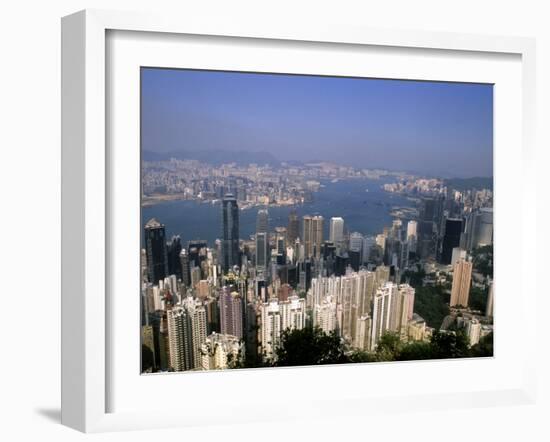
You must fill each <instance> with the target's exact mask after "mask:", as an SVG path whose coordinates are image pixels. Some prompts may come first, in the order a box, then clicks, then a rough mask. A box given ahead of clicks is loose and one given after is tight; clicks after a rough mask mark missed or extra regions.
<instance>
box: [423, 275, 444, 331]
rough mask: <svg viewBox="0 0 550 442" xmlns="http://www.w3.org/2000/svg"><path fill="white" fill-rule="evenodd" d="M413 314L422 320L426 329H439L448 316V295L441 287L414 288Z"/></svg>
mask: <svg viewBox="0 0 550 442" xmlns="http://www.w3.org/2000/svg"><path fill="white" fill-rule="evenodd" d="M414 312H415V313H417V314H419V315H420V316H421V317H422V318H424V320H425V321H426V325H427V326H428V327H433V328H435V329H439V327H441V323H442V322H443V319H444V318H445V316H447V315H448V314H449V294H448V293H446V292H445V288H444V287H443V286H442V285H435V286H426V287H416V288H415V294H414Z"/></svg>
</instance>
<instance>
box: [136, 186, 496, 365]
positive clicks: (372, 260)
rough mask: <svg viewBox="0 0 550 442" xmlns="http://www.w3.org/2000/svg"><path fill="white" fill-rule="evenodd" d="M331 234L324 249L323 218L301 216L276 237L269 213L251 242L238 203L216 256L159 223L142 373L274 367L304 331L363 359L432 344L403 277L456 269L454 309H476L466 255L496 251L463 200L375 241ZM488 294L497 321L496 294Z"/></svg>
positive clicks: (488, 215) (150, 266)
mask: <svg viewBox="0 0 550 442" xmlns="http://www.w3.org/2000/svg"><path fill="white" fill-rule="evenodd" d="M327 227H328V229H327V230H328V232H329V235H328V238H325V236H324V234H325V219H324V218H323V217H322V216H320V215H311V216H310V215H304V216H302V217H301V218H300V217H299V216H298V214H297V213H296V211H294V210H292V211H291V212H290V215H289V218H288V224H287V225H286V226H276V227H275V228H274V229H270V226H269V213H268V210H267V209H260V210H259V211H258V214H257V223H256V232H255V234H254V235H253V237H252V238H251V239H242V238H240V236H239V207H238V202H237V199H236V198H235V197H234V195H233V194H231V193H228V194H226V195H225V197H224V198H223V201H222V204H221V238H220V239H219V240H217V241H216V243H215V244H213V245H210V246H209V244H207V243H206V241H202V240H193V241H189V242H188V244H187V246H186V247H183V245H182V243H181V239H180V238H179V237H178V236H175V237H172V238H171V239H169V240H168V241H167V239H166V237H165V228H164V225H163V224H161V223H160V222H159V221H158V220H156V219H151V220H150V221H149V222H148V223H147V224H146V225H145V229H144V244H143V249H142V297H141V300H142V313H143V314H142V344H143V346H142V350H143V351H144V353H143V354H144V357H143V364H142V365H143V370H144V371H166V370H174V371H184V370H208V369H224V368H231V367H242V366H246V365H247V364H253V363H254V361H264V362H269V361H274V360H275V359H276V357H277V348H278V346H279V345H280V340H281V336H282V333H283V332H284V331H285V330H293V329H302V328H304V327H319V328H320V329H321V330H323V331H324V332H325V333H336V334H337V335H338V336H339V337H340V339H341V340H342V342H343V343H345V344H346V345H347V346H348V348H350V349H359V350H366V351H373V350H375V349H376V346H377V343H378V340H379V339H380V337H381V336H382V335H383V334H384V333H386V332H388V331H392V332H395V333H397V334H398V335H399V336H400V338H401V339H403V340H405V341H408V340H422V339H429V335H430V327H427V326H426V323H425V321H424V320H423V319H422V318H421V317H419V316H418V315H417V314H415V312H414V300H415V289H414V288H413V287H411V286H410V285H409V284H408V283H406V281H402V279H403V273H404V271H406V270H407V269H409V268H410V266H411V263H414V265H415V268H417V267H416V266H418V265H420V266H422V265H432V266H439V267H441V268H443V267H446V268H449V266H451V267H450V269H451V270H452V272H453V274H454V276H453V283H452V290H451V295H450V306H451V307H467V306H468V296H469V292H470V285H471V280H472V262H471V261H470V259H469V254H470V253H471V252H472V250H474V249H475V248H477V247H479V246H481V245H489V244H492V209H491V208H487V207H479V206H476V205H475V204H471V203H470V202H469V201H468V200H467V199H464V198H462V195H461V194H460V193H455V194H454V196H453V198H448V197H445V196H442V195H438V196H430V197H424V198H422V199H421V202H420V208H419V215H418V218H417V219H416V220H409V221H408V222H407V223H406V225H405V224H404V223H403V222H402V221H401V220H400V219H396V220H394V222H393V224H392V226H390V227H387V228H385V229H384V231H383V232H381V233H380V234H378V235H376V236H368V235H367V236H365V235H363V234H361V233H359V232H348V231H347V230H346V224H345V221H344V219H343V218H342V217H332V218H331V219H330V221H329V223H328V226H327ZM489 292H490V300H489V301H490V306H491V307H490V309H491V311H490V312H487V313H488V315H489V314H490V316H492V305H493V296H492V286H491V289H490V291H489ZM488 309H489V307H488ZM466 319H467V318H466ZM466 319H464V320H463V322H464V324H462V325H463V326H464V327H466V328H467V329H468V330H470V329H471V330H472V333H473V335H475V334H476V333H478V331H477V323H478V322H479V321H478V320H477V319H476V318H475V317H472V318H470V319H468V320H467V321H466ZM468 321H469V322H468ZM476 321H477V323H476ZM478 339H479V338H478ZM474 341H475V339H473V341H472V342H474ZM251 361H252V362H251Z"/></svg>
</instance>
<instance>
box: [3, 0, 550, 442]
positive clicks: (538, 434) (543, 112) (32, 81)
mask: <svg viewBox="0 0 550 442" xmlns="http://www.w3.org/2000/svg"><path fill="white" fill-rule="evenodd" d="M264 3H265V4H264ZM545 3H547V2H544V1H530V0H524V1H493V0H486V1H481V0H477V1H475V0H462V1H441V0H440V1H427V0H415V1H410V0H393V1H386V2H384V1H370V0H364V1H343V0H340V1H338V2H337V1H331V2H324V1H322V0H317V1H296V0H295V1H290V0H289V1H286V0H278V1H268V2H262V1H244V0H243V1H241V0H230V1H227V0H226V1H219V2H215V1H199V0H196V1H193V2H192V1H188V0H181V1H167V0H164V1H163V0H157V1H155V2H154V6H153V2H150V1H149V2H148V1H143V0H134V1H131V0H117V1H104V0H88V1H80V0H73V1H69V0H57V1H41V2H40V1H31V0H26V1H25V0H22V1H11V2H4V3H3V4H2V6H1V7H0V34H1V35H0V49H1V50H0V56H1V57H2V58H1V60H2V66H1V69H0V122H1V123H0V149H1V150H0V152H1V154H2V159H1V161H0V180H1V181H0V189H1V191H2V193H1V195H2V200H1V216H0V223H1V224H0V232H1V240H0V260H1V265H0V269H2V271H1V272H0V275H1V278H2V285H1V289H0V296H1V297H2V303H1V304H0V305H1V309H2V310H1V318H2V319H1V320H0V330H1V332H0V336H1V339H0V385H1V388H0V398H1V399H0V401H1V402H0V404H1V407H2V409H1V412H0V435H1V438H2V439H3V440H6V441H11V440H20V439H26V440H50V439H52V440H81V439H83V438H84V437H85V436H84V435H82V434H80V433H77V432H74V431H73V430H69V429H67V428H64V427H62V426H60V425H59V424H58V421H59V406H60V401H59V388H60V382H59V376H60V374H59V368H60V344H59V341H60V327H59V322H60V314H59V312H60V294H59V291H60V264H59V262H60V250H59V249H60V247H59V240H60V227H59V226H60V195H59V189H60V55H61V54H60V17H61V16H63V15H66V14H69V13H72V12H74V11H77V10H80V9H83V8H110V9H122V10H152V9H154V10H167V11H170V12H172V13H175V14H199V15H209V14H212V15H216V16H227V17H228V18H227V19H228V20H229V19H230V17H231V15H246V16H247V17H249V18H250V20H255V19H258V18H260V19H266V17H270V19H271V20H273V21H274V22H276V21H285V20H292V21H295V22H298V23H300V22H303V23H305V24H307V23H308V22H312V21H317V22H327V23H331V22H332V23H350V24H362V25H367V26H371V27H383V28H405V29H425V30H444V31H457V32H474V33H486V34H497V35H498V34H509V35H522V36H533V37H536V38H537V44H538V51H537V52H538V67H537V71H538V81H539V82H538V111H539V114H538V132H539V133H538V144H539V149H540V151H541V152H540V157H539V161H538V166H537V170H536V171H535V170H534V171H533V173H538V176H539V178H538V179H539V181H538V182H539V186H538V188H539V217H540V218H539V227H538V228H539V231H538V232H533V240H534V241H537V242H538V243H539V248H538V250H539V252H538V259H537V260H535V257H533V258H534V262H533V277H537V276H540V282H541V283H542V278H543V277H544V275H545V271H547V269H546V268H545V267H543V264H545V263H544V261H543V253H542V251H543V250H547V243H548V239H547V237H548V234H547V231H548V229H547V228H546V226H547V222H545V221H544V220H545V219H547V215H548V209H547V208H546V207H545V206H543V199H547V192H546V188H547V185H546V182H547V174H548V172H547V166H548V154H547V150H548V147H549V146H550V143H549V141H550V140H549V135H548V129H547V126H548V124H549V122H550V112H549V110H550V102H549V100H550V94H549V85H548V81H549V79H550V26H549V23H550V13H549V12H548V11H546V10H545ZM544 150H546V152H543V151H544ZM517 179H518V185H519V184H520V181H521V176H520V175H519V174H518V176H517ZM511 240H513V238H511ZM540 287H541V289H540V293H539V296H540V298H541V299H540V305H539V306H538V307H537V308H536V309H535V308H534V309H533V315H537V314H538V316H539V318H540V319H543V314H544V312H545V311H548V308H549V306H550V304H549V302H548V295H549V294H548V293H547V292H545V291H544V290H542V284H541V285H540ZM544 316H547V315H544ZM539 329H540V348H541V358H540V361H539V364H540V373H541V375H542V376H541V377H540V379H539V384H540V392H541V397H540V401H539V404H538V405H537V406H524V407H501V408H493V409H471V410H460V411H440V412H437V413H429V414H426V413H416V412H414V410H411V413H410V414H400V415H380V416H376V417H369V418H368V419H365V420H363V421H362V422H357V421H356V422H347V421H341V422H316V423H308V424H307V427H306V426H304V425H302V423H300V422H296V423H283V424H280V425H273V424H270V425H269V427H267V426H264V425H250V426H248V427H240V426H233V427H224V428H221V427H212V428H208V429H193V430H188V431H187V432H185V433H184V432H183V431H181V430H162V431H160V432H139V433H137V432H134V433H118V434H103V435H96V436H93V437H94V439H95V440H132V441H140V440H144V441H145V440H147V441H150V440H151V439H153V438H165V437H176V438H178V439H180V440H181V439H183V438H184V437H185V438H200V439H201V440H203V441H207V440H222V438H223V440H227V439H228V440H252V439H255V440H262V441H271V440H281V439H282V438H284V439H288V440H297V439H298V437H299V436H300V435H301V436H302V438H303V439H304V440H306V439H307V440H313V439H317V440H346V439H349V440H369V439H372V440H375V439H378V440H397V439H400V438H406V439H407V440H445V441H449V442H450V441H455V440H457V441H458V440H461V441H462V440H464V439H465V438H468V439H470V440H491V439H492V440H508V438H510V440H513V439H516V440H522V441H535V440H548V437H549V434H550V431H549V430H548V427H547V426H546V425H545V419H546V420H547V419H548V416H550V413H549V410H548V408H549V407H548V406H549V398H550V389H549V382H548V381H547V377H548V376H547V373H549V372H550V364H549V359H548V356H547V355H546V354H545V352H546V353H548V351H549V346H548V339H547V338H546V336H545V335H544V333H545V332H546V327H545V328H544V329H543V327H542V326H541V321H539ZM545 374H546V376H545ZM442 375H443V374H442ZM187 440H189V439H187Z"/></svg>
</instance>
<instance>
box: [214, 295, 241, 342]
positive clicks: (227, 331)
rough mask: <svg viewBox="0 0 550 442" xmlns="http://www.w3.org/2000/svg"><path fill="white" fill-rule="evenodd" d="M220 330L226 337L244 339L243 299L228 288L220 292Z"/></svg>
mask: <svg viewBox="0 0 550 442" xmlns="http://www.w3.org/2000/svg"><path fill="white" fill-rule="evenodd" d="M218 302H219V306H220V330H221V333H222V334H224V335H233V336H236V337H237V338H239V339H242V338H243V322H244V318H243V304H244V303H243V299H242V298H241V296H240V295H239V294H238V293H237V292H231V291H230V289H229V287H228V286H225V287H223V288H222V290H221V291H220V297H219V300H218Z"/></svg>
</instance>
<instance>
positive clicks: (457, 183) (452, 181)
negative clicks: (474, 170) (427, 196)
mask: <svg viewBox="0 0 550 442" xmlns="http://www.w3.org/2000/svg"><path fill="white" fill-rule="evenodd" d="M445 184H446V185H448V186H451V187H452V188H453V189H456V190H458V191H463V190H470V189H489V190H493V177H474V178H449V179H446V180H445Z"/></svg>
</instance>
